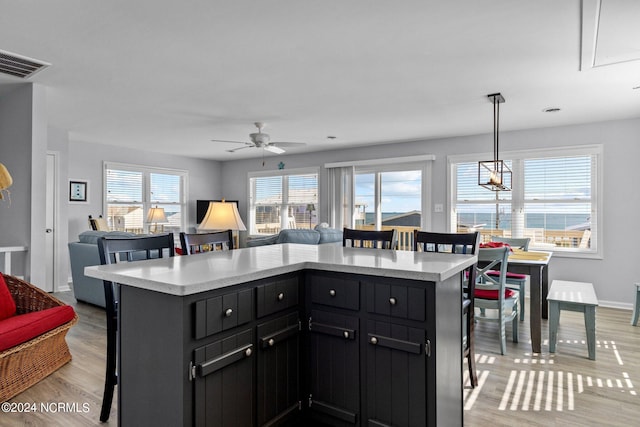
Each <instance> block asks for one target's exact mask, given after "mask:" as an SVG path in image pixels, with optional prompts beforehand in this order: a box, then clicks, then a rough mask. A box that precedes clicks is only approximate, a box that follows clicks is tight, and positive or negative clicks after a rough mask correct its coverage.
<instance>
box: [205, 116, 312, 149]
mask: <svg viewBox="0 0 640 427" xmlns="http://www.w3.org/2000/svg"><path fill="white" fill-rule="evenodd" d="M254 125H256V127H257V128H258V132H254V133H250V134H249V138H250V139H251V142H243V141H228V140H224V139H212V140H211V141H213V142H231V143H233V144H244V145H245V146H244V147H238V148H233V149H231V150H227V151H228V152H229V153H234V152H236V151H238V150H242V149H243V148H252V147H253V148H262V149H264V150H267V151H270V152H272V153H275V154H282V153H284V152H285V150H283V149H282V148H281V147H298V146H301V145H306V144H305V143H304V142H275V141H273V142H272V141H271V137H270V136H269V134H268V133H264V132H262V129H264V127H265V123H263V122H255V123H254Z"/></svg>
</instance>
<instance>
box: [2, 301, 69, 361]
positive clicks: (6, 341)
mask: <svg viewBox="0 0 640 427" xmlns="http://www.w3.org/2000/svg"><path fill="white" fill-rule="evenodd" d="M74 316H75V312H74V311H73V307H71V306H70V305H62V306H59V307H53V308H48V309H46V310H41V311H33V312H31V313H25V314H19V315H17V316H13V317H9V318H8V319H4V320H2V321H0V351H4V350H7V349H9V348H11V347H15V346H17V345H19V344H22V343H24V342H27V341H29V340H30V339H33V338H35V337H37V336H38V335H42V334H44V333H45V332H48V331H50V330H52V329H55V328H57V327H58V326H60V325H63V324H65V323H67V322H68V321H70V320H71V319H73V317H74Z"/></svg>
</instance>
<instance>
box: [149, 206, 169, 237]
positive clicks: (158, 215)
mask: <svg viewBox="0 0 640 427" xmlns="http://www.w3.org/2000/svg"><path fill="white" fill-rule="evenodd" d="M147 222H148V223H149V224H154V229H153V233H157V232H158V223H164V224H166V223H167V222H168V221H167V216H166V215H165V214H164V208H159V207H158V206H157V205H156V207H155V208H151V209H149V213H148V214H147ZM149 232H151V231H149Z"/></svg>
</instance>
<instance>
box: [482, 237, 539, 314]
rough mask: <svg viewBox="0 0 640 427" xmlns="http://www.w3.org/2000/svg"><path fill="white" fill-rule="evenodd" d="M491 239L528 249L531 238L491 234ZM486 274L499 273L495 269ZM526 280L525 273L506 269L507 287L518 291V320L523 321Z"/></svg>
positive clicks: (524, 249)
mask: <svg viewBox="0 0 640 427" xmlns="http://www.w3.org/2000/svg"><path fill="white" fill-rule="evenodd" d="M491 241H492V242H500V243H506V244H507V245H509V246H510V247H511V248H516V249H520V250H523V251H528V250H529V243H530V242H531V239H530V238H528V237H501V236H491ZM487 274H489V275H490V276H498V275H499V274H500V273H499V272H497V271H491V272H488V273H487ZM527 280H529V276H527V275H526V274H518V273H512V272H510V271H507V288H510V289H515V290H517V291H518V292H519V293H520V307H519V308H520V321H524V299H525V293H526V289H527Z"/></svg>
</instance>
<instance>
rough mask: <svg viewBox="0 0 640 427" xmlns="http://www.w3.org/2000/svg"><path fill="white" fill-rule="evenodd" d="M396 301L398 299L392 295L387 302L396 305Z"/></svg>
mask: <svg viewBox="0 0 640 427" xmlns="http://www.w3.org/2000/svg"><path fill="white" fill-rule="evenodd" d="M397 303H398V301H397V300H396V299H395V298H394V297H391V298H389V304H391V305H396V304H397Z"/></svg>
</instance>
